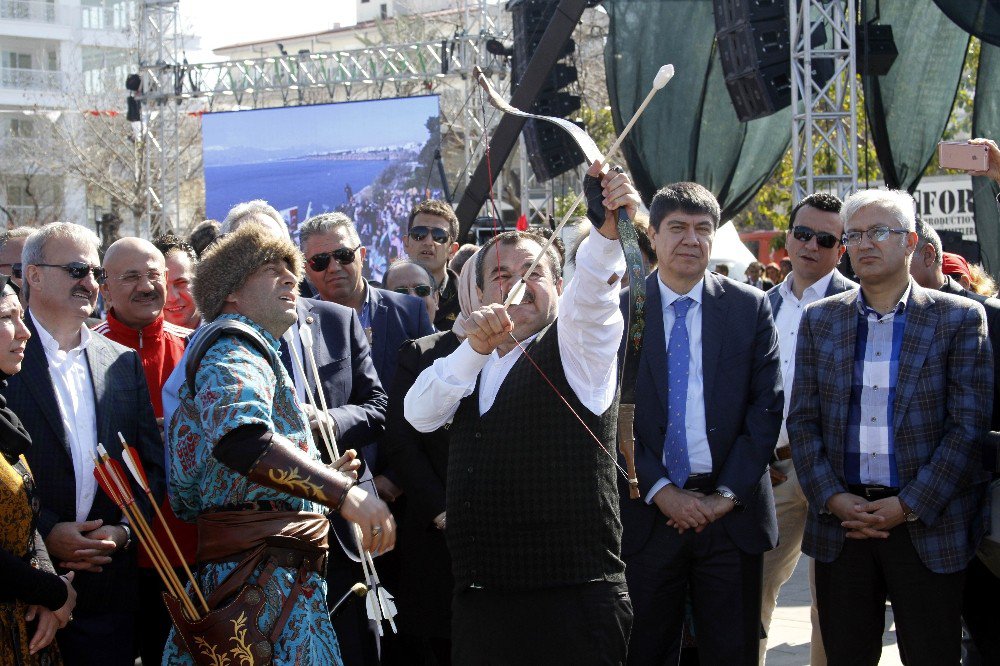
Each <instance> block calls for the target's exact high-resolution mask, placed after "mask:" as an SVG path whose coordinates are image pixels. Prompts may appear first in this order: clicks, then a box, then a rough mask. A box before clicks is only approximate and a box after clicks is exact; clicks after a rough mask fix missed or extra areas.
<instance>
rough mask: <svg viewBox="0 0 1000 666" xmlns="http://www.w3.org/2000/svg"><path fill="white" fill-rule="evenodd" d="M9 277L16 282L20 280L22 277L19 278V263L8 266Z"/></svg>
mask: <svg viewBox="0 0 1000 666" xmlns="http://www.w3.org/2000/svg"><path fill="white" fill-rule="evenodd" d="M10 276H11V277H15V278H17V279H18V280H20V279H21V277H22V276H21V262H17V263H16V264H11V265H10Z"/></svg>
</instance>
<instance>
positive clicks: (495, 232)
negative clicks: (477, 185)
mask: <svg viewBox="0 0 1000 666" xmlns="http://www.w3.org/2000/svg"><path fill="white" fill-rule="evenodd" d="M480 102H481V105H482V110H483V136H484V139H485V141H486V152H485V155H484V156H485V158H486V174H487V175H488V176H489V201H490V209H491V211H492V212H493V215H492V218H493V238H494V243H493V245H494V247H495V248H496V252H497V270H498V271H499V269H500V243H497V242H495V239H496V237H497V235H498V233H499V231H498V230H497V220H498V219H499V218H500V211H499V210H498V209H497V205H496V201H495V200H494V198H493V164H492V162H491V161H490V135H489V124H488V122H487V116H486V91H484V90H481V92H480ZM515 284H516V283H515ZM524 288H525V289H527V288H528V286H527V284H525V286H524ZM505 301H506V298H505V296H504V293H503V286H502V285H501V288H500V302H501V303H503V302H505ZM509 335H510V339H511V340H513V341H514V344H515V345H517V348H518V349H520V350H521V354H523V355H524V357H525V358H526V359H528V362H529V363H531V365H532V367H533V368H535V370H536V371H537V372H538V374H539V375H540V376H541V377H542V379H544V380H545V383H546V384H548V385H549V388H551V389H552V391H553V392H554V393H555V394H556V397H558V398H559V400H561V401H562V403H563V404H564V405H566V408H567V409H568V410H569V412H570V414H572V415H573V417H574V418H576V420H577V421H579V422H580V425H581V426H583V429H584V430H586V431H587V434H588V435H590V438H591V439H593V440H594V443H595V444H597V446H598V447H599V448H600V449H601V451H603V452H604V453H605V455H607V456H608V458H610V459H611V462H612V463H614V466H615V468H616V469H617V470H618V471H619V472H621V475H622V476H623V477H624V478H625V480H626V481H629V475H628V472H626V471H625V469H624V468H622V466H621V465H620V464H619V463H618V458H617V457H615V455H614V454H612V453H611V451H609V450H608V447H606V446H604V443H603V442H602V441H601V440H600V438H599V437H598V436H597V435H596V434H594V431H593V430H591V429H590V426H588V425H587V422H586V421H584V420H583V417H582V416H580V414H579V413H577V411H576V410H575V409H573V405H571V404H570V403H569V400H567V399H566V397H565V396H564V395H563V394H562V392H561V391H560V390H559V389H558V388H557V387H556V385H555V384H553V383H552V380H551V379H549V377H548V375H546V374H545V371H544V370H542V368H541V367H540V366H539V365H538V363H536V362H535V359H533V358H531V355H530V354H528V350H527V349H525V347H524V345H522V344H521V342H520V341H519V340H518V339H517V338H515V337H514V333H513V331H511V332H510V333H509Z"/></svg>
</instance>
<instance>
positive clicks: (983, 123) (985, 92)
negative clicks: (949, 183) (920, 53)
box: [972, 42, 1000, 275]
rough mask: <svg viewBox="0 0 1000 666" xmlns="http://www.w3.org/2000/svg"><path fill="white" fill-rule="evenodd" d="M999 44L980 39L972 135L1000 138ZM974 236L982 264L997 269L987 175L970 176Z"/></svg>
mask: <svg viewBox="0 0 1000 666" xmlns="http://www.w3.org/2000/svg"><path fill="white" fill-rule="evenodd" d="M998 88H1000V47H996V46H991V45H989V44H986V43H985V42H984V43H983V47H982V50H981V51H980V52H979V70H978V73H977V75H976V101H975V105H974V106H973V112H972V135H973V136H984V137H987V138H990V139H993V140H1000V89H998ZM972 191H973V193H974V195H975V208H976V237H977V238H978V239H979V246H980V248H981V249H982V253H983V265H984V266H985V267H986V269H987V270H988V271H990V273H992V274H993V275H997V273H998V271H1000V213H998V212H997V202H996V199H995V198H994V197H995V196H996V193H997V186H996V185H995V184H994V183H993V181H991V180H990V179H989V178H973V179H972Z"/></svg>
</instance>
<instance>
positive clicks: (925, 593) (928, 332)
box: [788, 190, 993, 666]
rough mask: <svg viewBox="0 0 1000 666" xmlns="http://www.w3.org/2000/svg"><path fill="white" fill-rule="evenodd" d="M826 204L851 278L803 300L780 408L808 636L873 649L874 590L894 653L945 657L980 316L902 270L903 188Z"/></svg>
mask: <svg viewBox="0 0 1000 666" xmlns="http://www.w3.org/2000/svg"><path fill="white" fill-rule="evenodd" d="M841 219H842V220H843V221H844V227H845V233H844V236H843V240H842V242H843V243H844V244H845V245H847V251H848V253H849V254H850V256H851V264H852V266H853V267H854V270H855V272H856V274H857V275H858V278H859V279H860V282H861V287H860V289H852V290H850V291H847V292H844V293H843V294H838V295H836V296H831V297H829V298H825V299H823V300H821V301H819V302H817V303H813V304H812V305H810V306H808V307H807V308H806V309H805V312H804V313H803V315H802V323H801V326H800V328H799V334H798V335H799V341H798V348H797V351H796V357H797V358H796V363H795V383H794V386H795V390H794V393H793V395H792V403H791V407H790V408H789V414H788V435H789V439H790V442H791V447H792V460H793V461H794V463H795V471H796V472H797V474H798V478H799V481H800V483H801V484H802V489H803V491H804V492H805V495H806V498H807V499H808V501H809V515H808V517H807V519H806V529H805V535H804V537H803V546H802V549H803V552H805V554H806V555H809V556H810V557H813V558H814V559H815V560H816V602H817V606H818V609H819V622H820V627H821V629H822V632H823V645H824V648H825V649H826V653H827V657H828V659H829V662H830V663H831V664H847V663H850V664H871V665H873V666H874V665H875V664H877V663H878V661H879V657H880V655H881V651H882V634H883V631H884V628H885V602H886V599H887V598H888V599H890V600H891V602H892V606H893V610H894V615H895V621H896V636H897V640H898V644H899V647H900V652H901V653H903V654H905V655H906V660H907V663H908V664H911V665H913V666H920V665H922V664H927V665H928V666H930V665H937V664H956V663H958V662H959V660H960V652H961V645H960V643H961V622H960V616H961V612H962V587H963V581H964V576H965V569H966V567H967V565H968V563H969V561H970V560H971V559H972V558H973V556H974V554H975V550H976V545H977V543H978V541H979V539H980V538H981V537H982V534H983V528H984V524H983V523H984V515H983V512H982V503H983V500H984V495H985V491H986V482H987V480H988V478H989V477H988V475H987V474H986V472H985V471H983V469H982V467H981V460H980V458H981V444H980V442H981V440H982V437H983V435H984V433H985V432H986V431H987V430H988V429H989V424H990V412H991V406H992V395H993V354H992V351H991V346H990V342H989V338H988V336H987V332H986V317H985V314H984V311H983V307H982V306H981V305H980V304H978V303H976V302H975V301H973V300H971V299H967V298H962V297H960V296H955V295H953V294H946V293H943V292H939V291H931V290H928V289H924V288H923V287H921V286H920V285H918V284H917V283H916V282H914V281H913V280H912V279H911V278H910V272H909V267H910V261H911V257H912V255H913V252H914V250H915V249H916V247H917V242H918V241H917V234H916V233H915V232H914V223H915V207H914V202H913V198H912V197H911V196H910V195H909V194H907V193H906V192H902V191H891V190H866V191H861V192H857V193H855V194H853V195H851V196H850V197H849V198H848V199H847V201H845V202H844V206H843V209H842V210H841Z"/></svg>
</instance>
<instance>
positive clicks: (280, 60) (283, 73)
mask: <svg viewBox="0 0 1000 666" xmlns="http://www.w3.org/2000/svg"><path fill="white" fill-rule="evenodd" d="M177 4H178V2H177V0H145V2H144V3H143V8H142V12H143V13H142V30H141V40H142V41H141V44H140V46H141V48H140V52H141V58H142V60H141V61H140V72H141V75H142V82H143V94H142V98H141V99H142V101H143V104H144V107H143V138H144V142H145V144H144V147H145V148H146V150H145V156H146V159H145V161H144V168H145V169H146V174H147V184H148V203H149V206H148V211H149V215H148V221H146V222H144V233H147V232H149V231H150V230H151V231H152V232H153V233H154V234H155V233H157V231H162V230H169V229H170V228H171V227H172V226H174V225H175V224H176V223H177V221H178V211H179V191H180V187H179V172H178V169H177V164H178V159H177V156H178V150H179V143H180V141H179V136H178V120H179V116H180V113H182V112H183V113H187V112H191V111H201V110H209V111H211V110H223V109H225V110H229V109H233V108H234V107H235V108H236V109H243V110H249V109H258V108H269V107H278V106H296V105H301V104H320V103H329V102H344V101H356V100H371V99H383V98H391V97H402V96H408V95H419V94H427V93H434V94H438V95H440V97H441V146H442V150H441V152H442V154H444V155H445V156H446V160H445V164H446V171H447V172H448V178H449V183H448V185H449V189H450V190H452V191H455V190H458V191H461V190H462V189H464V186H465V183H466V182H467V181H468V178H469V176H470V175H471V172H472V170H473V169H474V168H475V166H476V164H477V163H478V162H479V160H480V159H481V157H482V154H483V151H484V150H485V145H486V142H485V141H484V136H488V135H489V133H490V132H491V131H492V128H493V126H495V125H496V123H497V122H498V121H499V118H500V115H501V114H500V113H499V112H498V111H496V110H495V109H493V108H492V107H489V106H488V105H487V106H485V108H484V104H483V103H482V99H483V98H482V96H481V95H480V91H479V87H478V85H477V84H476V81H475V79H474V78H473V76H472V72H473V69H474V68H475V67H476V66H478V67H480V68H481V69H482V70H483V71H484V72H485V73H486V74H487V76H489V77H490V78H491V80H492V83H493V85H494V87H495V88H496V89H497V90H498V91H499V92H500V94H501V95H505V96H509V88H510V79H511V75H510V63H509V61H508V60H507V59H506V58H503V57H499V56H496V55H493V54H491V53H489V52H488V51H487V50H486V42H487V41H488V40H491V39H495V40H498V41H501V42H504V41H509V40H510V17H509V14H508V13H507V12H504V11H503V5H502V3H498V2H496V1H495V0H464V2H463V4H462V6H461V9H460V10H459V15H460V17H461V18H460V21H461V23H462V26H461V27H460V28H459V29H458V30H457V31H456V32H455V33H454V34H453V35H451V36H448V37H445V38H438V39H433V40H429V41H422V42H412V43H405V44H391V45H375V46H369V47H365V48H360V49H352V50H344V51H330V52H323V53H308V52H304V53H298V54H289V55H281V56H273V57H260V58H254V59H242V60H229V61H224V62H214V63H194V64H189V63H186V62H183V61H182V58H181V57H180V48H179V36H178V17H177ZM449 162H450V164H449ZM459 162H461V164H459ZM497 166H498V168H499V167H500V166H502V165H497ZM503 186H504V184H503V182H502V180H501V181H499V182H498V183H497V187H498V189H500V190H502V188H503ZM449 194H450V193H449ZM146 225H148V226H146Z"/></svg>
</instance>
